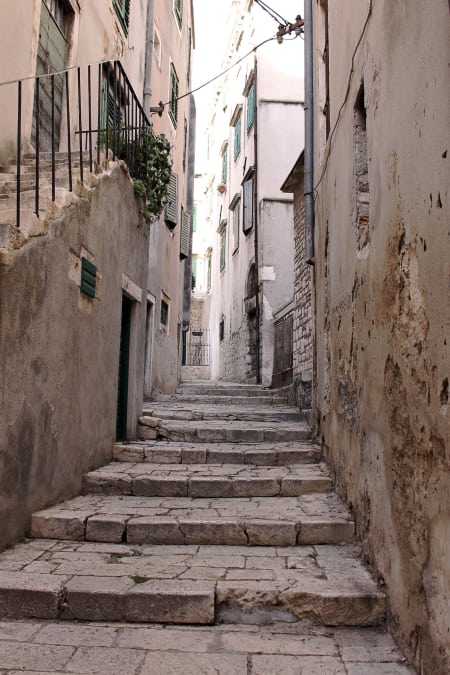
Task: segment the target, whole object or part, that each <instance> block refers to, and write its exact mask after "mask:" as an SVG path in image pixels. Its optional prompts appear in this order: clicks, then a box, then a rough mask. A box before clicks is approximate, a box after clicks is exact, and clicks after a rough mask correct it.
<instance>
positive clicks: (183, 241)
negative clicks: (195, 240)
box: [180, 211, 191, 259]
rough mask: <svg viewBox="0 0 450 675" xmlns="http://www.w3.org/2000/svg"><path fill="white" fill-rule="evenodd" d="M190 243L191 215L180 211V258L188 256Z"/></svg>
mask: <svg viewBox="0 0 450 675" xmlns="http://www.w3.org/2000/svg"><path fill="white" fill-rule="evenodd" d="M190 244H191V216H190V215H189V214H188V213H185V211H182V212H181V233H180V258H182V259H183V258H188V257H189V253H190Z"/></svg>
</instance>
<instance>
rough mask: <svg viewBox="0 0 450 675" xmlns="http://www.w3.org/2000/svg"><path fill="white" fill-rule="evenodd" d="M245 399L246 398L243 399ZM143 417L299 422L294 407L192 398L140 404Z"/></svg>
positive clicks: (185, 419)
mask: <svg viewBox="0 0 450 675" xmlns="http://www.w3.org/2000/svg"><path fill="white" fill-rule="evenodd" d="M246 400H247V401H248V399H246ZM143 416H144V417H159V418H161V419H164V420H183V421H190V420H193V421H197V420H199V421H201V420H205V421H206V420H222V421H246V422H301V421H302V416H301V414H300V411H299V410H298V408H294V407H289V406H286V405H273V404H272V405H271V406H270V407H269V406H261V407H259V406H255V405H248V404H241V405H235V404H231V403H230V404H229V405H220V404H216V405H210V404H209V403H203V402H194V403H181V402H173V403H169V402H161V401H160V402H158V401H153V402H150V403H145V404H144V409H143Z"/></svg>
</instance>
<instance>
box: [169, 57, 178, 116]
mask: <svg viewBox="0 0 450 675" xmlns="http://www.w3.org/2000/svg"><path fill="white" fill-rule="evenodd" d="M169 86H170V91H169V94H170V101H169V117H170V119H171V120H172V122H173V126H174V127H176V126H177V120H178V87H179V80H178V75H177V71H176V70H175V67H174V65H173V63H171V64H170V85H169Z"/></svg>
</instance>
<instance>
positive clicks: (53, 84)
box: [0, 61, 151, 227]
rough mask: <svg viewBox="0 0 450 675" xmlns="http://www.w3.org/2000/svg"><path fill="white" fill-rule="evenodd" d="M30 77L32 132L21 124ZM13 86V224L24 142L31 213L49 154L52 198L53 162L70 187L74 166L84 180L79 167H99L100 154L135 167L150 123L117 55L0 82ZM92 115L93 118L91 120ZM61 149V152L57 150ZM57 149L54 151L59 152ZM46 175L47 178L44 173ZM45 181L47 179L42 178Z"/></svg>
mask: <svg viewBox="0 0 450 675" xmlns="http://www.w3.org/2000/svg"><path fill="white" fill-rule="evenodd" d="M30 81H34V92H33V94H32V96H33V122H32V128H31V133H30V132H28V133H26V132H24V130H23V119H24V115H23V109H24V85H26V86H27V92H28V93H29V92H30V91H31V87H30V86H29V84H30ZM5 86H13V87H14V86H16V87H17V137H16V142H15V146H16V147H15V149H14V154H15V158H16V159H15V163H16V167H15V171H16V186H15V195H16V223H15V225H16V227H20V211H21V192H22V188H23V184H22V179H23V165H24V161H25V159H24V153H23V147H24V145H25V144H26V146H27V147H31V148H32V152H31V153H28V154H27V155H25V157H26V161H27V163H28V164H29V163H30V162H31V163H33V161H34V183H35V184H34V188H33V189H34V213H35V214H36V215H37V216H39V210H40V192H41V185H42V176H41V170H42V168H43V164H44V163H45V165H46V167H47V166H48V163H49V160H50V181H51V198H52V201H55V199H56V183H57V180H56V177H57V160H58V166H61V164H62V162H63V165H64V166H65V167H66V169H67V189H68V190H69V191H72V189H73V175H74V168H75V165H76V164H77V166H76V168H77V170H78V175H79V179H80V181H81V182H83V180H84V170H85V169H87V170H88V171H89V172H90V173H94V172H95V171H98V170H99V167H100V164H101V160H102V158H108V159H112V160H115V159H123V160H125V161H126V163H127V165H128V168H129V171H130V174H131V176H134V172H135V170H136V167H137V150H138V148H139V146H140V142H141V140H142V139H143V137H144V135H145V134H147V133H149V132H150V133H151V123H150V121H149V119H148V117H147V115H146V113H145V111H144V109H143V107H142V105H141V103H140V101H139V99H138V97H137V95H136V93H135V91H134V89H133V87H132V85H131V83H130V81H129V79H128V77H127V75H126V73H125V71H124V69H123V67H122V65H121V63H120V62H119V61H104V62H101V63H99V64H95V65H94V66H91V65H89V66H87V69H86V70H85V71H84V72H82V70H81V68H80V67H76V68H69V69H67V70H64V71H61V72H58V73H52V74H49V75H39V76H38V77H33V78H24V79H22V80H16V81H11V82H4V83H0V87H5ZM93 120H95V124H94V123H93ZM62 151H64V152H62ZM58 153H59V155H58ZM47 180H48V179H47ZM46 184H48V183H46Z"/></svg>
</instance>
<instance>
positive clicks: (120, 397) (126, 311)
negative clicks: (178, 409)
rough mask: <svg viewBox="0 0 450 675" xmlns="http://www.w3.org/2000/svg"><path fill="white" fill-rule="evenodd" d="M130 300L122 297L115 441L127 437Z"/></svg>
mask: <svg viewBox="0 0 450 675" xmlns="http://www.w3.org/2000/svg"><path fill="white" fill-rule="evenodd" d="M130 326H131V300H129V299H128V298H127V297H125V296H123V297H122V322H121V327H120V355H119V383H118V388H117V420H116V439H117V440H118V441H124V440H126V437H127V409H128V368H129V361H130Z"/></svg>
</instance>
